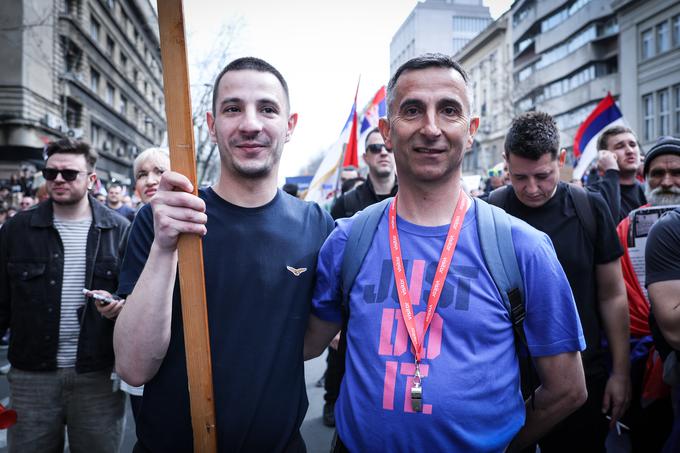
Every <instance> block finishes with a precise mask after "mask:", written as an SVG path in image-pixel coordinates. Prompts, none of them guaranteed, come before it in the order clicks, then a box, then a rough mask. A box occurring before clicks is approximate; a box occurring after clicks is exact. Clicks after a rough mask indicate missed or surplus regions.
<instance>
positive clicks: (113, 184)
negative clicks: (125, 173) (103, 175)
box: [107, 181, 123, 190]
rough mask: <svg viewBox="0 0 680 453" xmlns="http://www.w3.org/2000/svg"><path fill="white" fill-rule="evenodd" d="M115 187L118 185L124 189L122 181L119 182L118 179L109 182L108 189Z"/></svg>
mask: <svg viewBox="0 0 680 453" xmlns="http://www.w3.org/2000/svg"><path fill="white" fill-rule="evenodd" d="M114 187H118V188H120V189H121V190H123V185H122V184H121V183H120V182H118V181H111V182H110V183H109V187H108V189H107V190H111V189H113V188H114Z"/></svg>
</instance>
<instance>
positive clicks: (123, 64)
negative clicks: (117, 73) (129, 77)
mask: <svg viewBox="0 0 680 453" xmlns="http://www.w3.org/2000/svg"><path fill="white" fill-rule="evenodd" d="M127 64H128V58H127V57H126V56H125V54H124V53H123V51H121V52H120V68H121V69H122V70H123V74H127Z"/></svg>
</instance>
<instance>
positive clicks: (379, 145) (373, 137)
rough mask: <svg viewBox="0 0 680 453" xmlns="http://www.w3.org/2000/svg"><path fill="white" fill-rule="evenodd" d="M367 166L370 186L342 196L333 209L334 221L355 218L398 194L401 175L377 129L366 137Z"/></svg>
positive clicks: (362, 186)
mask: <svg viewBox="0 0 680 453" xmlns="http://www.w3.org/2000/svg"><path fill="white" fill-rule="evenodd" d="M363 157H364V162H366V165H368V178H366V183H365V184H362V185H360V186H359V187H357V188H355V189H354V190H350V191H349V192H347V193H345V194H343V195H341V196H340V197H339V198H338V199H337V200H336V201H335V203H334V204H333V207H332V208H331V216H332V217H333V218H334V219H341V218H344V217H352V216H353V215H354V214H355V213H356V212H359V211H361V210H362V209H364V208H365V207H367V206H370V205H372V204H373V203H377V202H379V201H382V200H384V199H385V198H387V197H393V196H394V195H395V194H396V193H397V174H396V172H395V167H394V155H393V154H392V150H391V149H388V148H387V146H385V141H384V140H383V138H382V136H381V135H380V131H379V130H378V128H377V127H376V128H375V129H373V130H372V131H371V132H369V133H368V135H367V136H366V152H365V153H364V156H363Z"/></svg>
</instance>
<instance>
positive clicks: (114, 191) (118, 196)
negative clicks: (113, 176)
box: [106, 181, 135, 222]
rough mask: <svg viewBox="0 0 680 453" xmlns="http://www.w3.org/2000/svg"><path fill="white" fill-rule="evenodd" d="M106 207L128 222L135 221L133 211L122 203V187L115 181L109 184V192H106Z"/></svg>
mask: <svg viewBox="0 0 680 453" xmlns="http://www.w3.org/2000/svg"><path fill="white" fill-rule="evenodd" d="M106 206H107V207H109V208H110V209H113V210H114V211H116V212H117V213H118V214H120V215H122V216H123V217H125V218H126V219H128V220H129V221H130V222H132V221H133V220H135V210H134V209H132V208H131V207H130V206H128V205H126V204H125V203H123V186H122V184H121V183H119V182H117V181H114V182H112V183H111V184H109V190H108V191H107V192H106Z"/></svg>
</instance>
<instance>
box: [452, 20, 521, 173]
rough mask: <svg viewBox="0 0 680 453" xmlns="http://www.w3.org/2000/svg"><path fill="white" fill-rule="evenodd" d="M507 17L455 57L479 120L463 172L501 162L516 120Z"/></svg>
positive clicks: (478, 36) (494, 23) (490, 27)
mask: <svg viewBox="0 0 680 453" xmlns="http://www.w3.org/2000/svg"><path fill="white" fill-rule="evenodd" d="M509 22H510V13H509V12H508V13H505V14H504V15H503V16H501V17H500V18H499V19H498V20H496V21H495V22H493V23H492V24H491V25H489V26H488V27H487V28H486V29H484V31H482V32H481V33H480V34H478V35H477V36H476V37H475V38H474V39H472V40H471V41H470V42H468V43H467V44H466V45H465V46H464V47H463V48H462V49H461V50H459V51H458V53H456V55H455V58H456V59H457V60H458V61H459V62H460V63H461V64H462V66H463V68H465V70H466V71H467V72H468V75H469V76H470V83H471V85H472V92H473V99H474V109H475V111H476V113H477V114H478V115H479V117H480V124H479V129H478V130H477V135H476V136H475V143H474V145H473V147H472V150H470V151H469V152H468V153H467V154H466V155H465V160H464V161H463V171H464V172H465V173H466V174H470V173H471V174H483V173H484V172H485V171H486V170H488V169H489V168H491V167H493V166H494V165H495V164H497V163H499V162H501V161H502V153H503V143H504V141H505V133H506V132H507V130H508V128H509V127H510V122H511V121H512V118H513V113H514V106H513V99H512V84H513V79H512V72H511V71H509V70H508V68H510V67H512V59H513V53H512V30H511V28H510V26H509V25H510V24H509Z"/></svg>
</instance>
